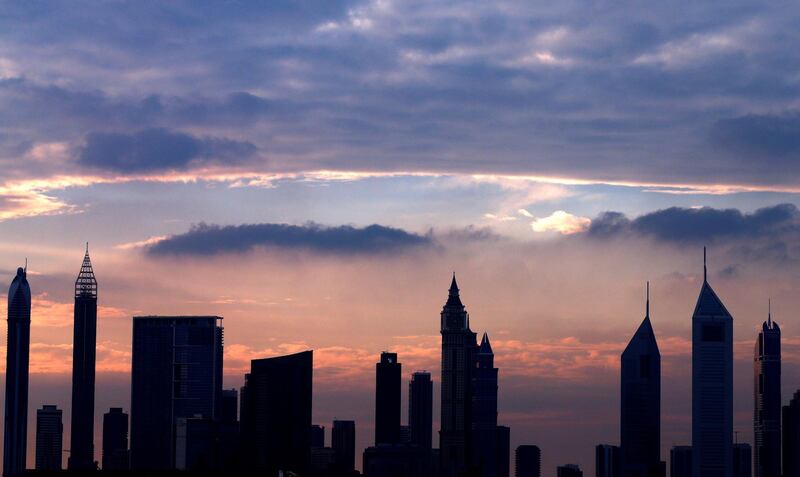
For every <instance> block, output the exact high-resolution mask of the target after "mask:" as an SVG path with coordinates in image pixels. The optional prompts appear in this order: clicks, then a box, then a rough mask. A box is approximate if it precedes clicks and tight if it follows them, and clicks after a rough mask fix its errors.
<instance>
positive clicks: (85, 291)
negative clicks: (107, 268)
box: [75, 242, 97, 298]
mask: <svg viewBox="0 0 800 477" xmlns="http://www.w3.org/2000/svg"><path fill="white" fill-rule="evenodd" d="M75 297H76V298H78V297H91V298H97V280H96V279H95V277H94V270H93V269H92V261H91V259H90V258H89V242H86V254H85V255H84V256H83V263H81V271H80V272H79V273H78V278H77V279H76V280H75Z"/></svg>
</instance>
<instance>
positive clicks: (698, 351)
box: [692, 249, 733, 477]
mask: <svg viewBox="0 0 800 477" xmlns="http://www.w3.org/2000/svg"><path fill="white" fill-rule="evenodd" d="M692 476H693V477H732V476H733V317H732V316H731V314H730V313H728V310H727V309H726V308H725V305H723V304H722V300H720V299H719V297H718V296H717V294H716V293H715V292H714V290H713V289H712V288H711V285H709V284H708V272H707V268H706V261H705V249H703V286H702V287H701V288H700V296H699V297H698V298H697V305H695V309H694V314H693V315H692Z"/></svg>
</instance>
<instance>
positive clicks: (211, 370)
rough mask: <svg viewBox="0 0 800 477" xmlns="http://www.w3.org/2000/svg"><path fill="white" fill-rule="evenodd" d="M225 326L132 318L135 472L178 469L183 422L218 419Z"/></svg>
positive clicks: (190, 319)
mask: <svg viewBox="0 0 800 477" xmlns="http://www.w3.org/2000/svg"><path fill="white" fill-rule="evenodd" d="M221 323H222V318H221V317H219V316H136V317H134V318H133V358H132V369H131V425H130V430H131V433H130V436H131V437H130V445H131V452H130V462H131V468H132V469H133V470H163V469H173V468H175V465H176V442H177V441H176V437H177V427H176V426H177V424H178V420H179V419H185V418H198V417H199V418H205V419H212V420H215V419H217V416H218V414H219V412H220V405H221V395H222V326H221ZM307 434H308V427H306V435H307Z"/></svg>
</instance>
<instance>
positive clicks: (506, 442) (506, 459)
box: [494, 426, 511, 477]
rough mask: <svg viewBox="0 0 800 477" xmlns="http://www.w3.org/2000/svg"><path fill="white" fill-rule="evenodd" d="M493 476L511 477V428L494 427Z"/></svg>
mask: <svg viewBox="0 0 800 477" xmlns="http://www.w3.org/2000/svg"><path fill="white" fill-rule="evenodd" d="M495 436H496V437H495V439H496V440H495V458H494V462H495V469H497V470H496V472H495V474H496V475H497V477H510V475H511V428H510V427H508V426H497V427H495Z"/></svg>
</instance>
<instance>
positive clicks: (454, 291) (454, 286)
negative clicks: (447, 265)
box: [450, 272, 458, 296]
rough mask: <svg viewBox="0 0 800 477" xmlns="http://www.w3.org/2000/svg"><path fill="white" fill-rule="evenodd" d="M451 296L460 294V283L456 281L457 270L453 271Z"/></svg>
mask: <svg viewBox="0 0 800 477" xmlns="http://www.w3.org/2000/svg"><path fill="white" fill-rule="evenodd" d="M450 296H458V283H456V272H453V281H452V282H450Z"/></svg>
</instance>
